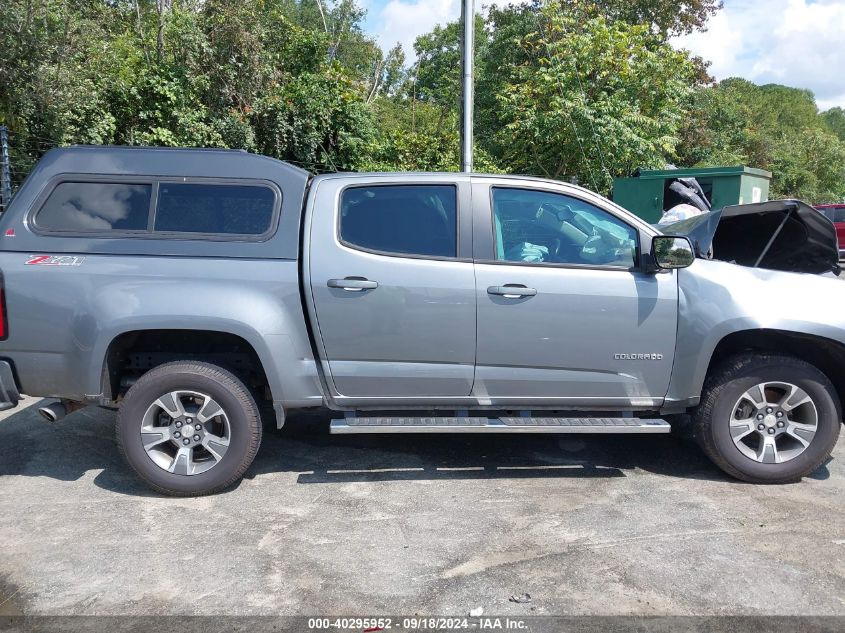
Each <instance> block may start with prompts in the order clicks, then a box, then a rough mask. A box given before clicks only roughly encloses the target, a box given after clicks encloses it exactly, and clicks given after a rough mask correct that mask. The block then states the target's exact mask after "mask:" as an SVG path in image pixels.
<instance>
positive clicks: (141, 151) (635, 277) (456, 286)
mask: <svg viewBox="0 0 845 633" xmlns="http://www.w3.org/2000/svg"><path fill="white" fill-rule="evenodd" d="M837 259H838V251H837V246H836V235H835V231H834V229H833V225H832V224H831V223H830V222H829V221H828V220H827V219H826V218H824V217H823V216H822V215H821V214H819V213H817V212H815V211H814V210H812V209H810V208H809V207H807V206H806V205H804V204H802V203H800V202H796V201H778V202H770V203H763V204H758V205H746V206H744V207H732V208H730V207H729V208H726V209H723V210H720V211H716V212H712V213H709V214H706V215H703V216H697V217H695V218H692V219H690V220H686V221H685V222H683V223H681V225H680V226H677V227H671V229H670V230H668V231H664V233H661V232H660V231H658V230H656V229H655V228H653V227H652V226H650V225H648V224H645V223H643V222H642V221H641V220H640V219H638V218H637V217H635V216H633V215H631V214H630V213H628V212H626V211H625V210H624V209H622V208H620V207H618V206H617V205H615V204H613V203H612V202H610V201H608V200H606V199H604V198H602V197H600V196H598V195H596V194H594V193H591V192H589V191H587V190H584V189H581V188H579V187H576V186H572V185H568V184H564V183H560V182H554V181H547V180H539V179H534V178H527V177H516V176H499V175H490V176H488V175H468V174H458V173H441V174H422V173H420V174H417V173H396V174H352V173H348V174H332V175H324V176H317V177H312V176H311V175H310V174H308V173H307V172H305V171H302V170H300V169H298V168H296V167H293V166H291V165H289V164H286V163H283V162H279V161H276V160H272V159H269V158H266V157H261V156H256V155H251V154H247V153H245V152H239V151H228V150H225V151H224V150H173V149H153V148H115V147H72V148H65V149H58V150H54V151H52V152H50V153H49V154H47V155H46V156H45V157H44V158H43V159H42V160H41V162H40V163H39V164H38V166H37V168H36V169H35V170H34V172H33V173H32V174H31V175H30V177H29V178H28V179H27V181H26V182H25V183H24V185H23V186H22V187H21V189H20V191H19V192H18V193H17V195H16V197H15V198H14V200H13V202H12V204H11V205H10V208H9V210H8V211H7V212H6V213H5V215H4V216H3V217H2V220H0V272H2V296H0V299H2V319H0V339H2V340H0V400H2V402H0V409H2V408H10V407H13V406H15V405H16V404H17V402H18V401H19V399H20V394H21V393H24V394H29V395H31V396H43V397H51V398H56V399H58V400H57V401H56V402H54V403H53V404H49V405H47V406H45V407H44V408H43V409H42V410H41V412H42V415H44V417H46V418H47V419H49V420H53V421H55V420H58V419H59V418H61V417H62V416H64V415H65V414H66V413H68V412H70V411H72V410H74V409H76V408H78V407H81V406H84V405H99V406H102V407H109V408H116V409H118V410H119V414H118V417H117V431H116V433H117V444H118V446H119V448H120V450H121V451H122V452H123V454H124V455H125V457H126V460H127V461H128V463H129V465H130V466H131V467H132V469H134V470H135V472H136V473H137V474H138V475H139V476H140V477H141V478H142V479H144V480H145V481H146V482H147V483H148V484H149V485H151V486H152V487H153V488H155V489H156V490H158V491H161V492H164V493H168V494H175V495H196V494H207V493H212V492H216V491H219V490H222V489H223V488H225V487H227V486H230V485H231V484H233V483H234V482H235V481H237V480H238V479H239V478H240V477H241V476H242V475H243V474H244V472H245V471H246V470H247V468H248V467H249V465H250V463H251V462H252V460H253V458H254V456H255V454H256V452H257V451H258V447H259V444H260V441H261V433H262V417H263V418H264V420H265V421H269V422H270V423H271V424H275V425H277V426H282V425H283V424H284V421H285V416H286V415H287V414H288V413H289V412H291V411H293V410H297V409H303V408H309V407H328V408H329V409H331V410H333V411H335V412H337V416H336V418H337V419H335V420H333V421H332V423H331V432H333V433H430V432H440V433H443V432H459V433H666V432H669V431H670V430H671V429H672V428H673V427H676V428H677V429H679V430H681V431H683V432H685V433H687V434H690V435H692V436H694V437H695V438H696V439H697V441H698V442H699V443H700V445H701V447H702V449H703V450H704V451H705V452H706V453H707V455H708V456H709V457H710V458H711V459H712V460H713V461H714V462H715V463H716V464H717V465H718V466H719V467H720V468H722V469H723V470H725V471H726V472H727V473H729V474H730V475H733V476H734V477H738V478H741V479H744V480H747V481H751V482H759V483H780V482H790V481H795V480H797V479H800V478H801V477H802V476H804V475H806V474H808V473H810V472H812V471H813V470H815V469H817V468H818V467H819V466H820V465H821V464H823V462H824V461H825V460H826V459H827V458H828V456H829V455H830V453H831V450H832V448H833V446H834V444H835V443H836V440H837V437H838V434H839V427H840V420H841V411H842V402H843V399H845V372H843V371H842V368H843V367H845V286H843V285H842V282H840V281H838V280H836V279H835V278H831V277H834V275H832V274H829V273H837V274H838V265H837V264H838V262H837ZM825 273H828V274H825ZM0 438H2V427H0ZM503 441H504V440H503Z"/></svg>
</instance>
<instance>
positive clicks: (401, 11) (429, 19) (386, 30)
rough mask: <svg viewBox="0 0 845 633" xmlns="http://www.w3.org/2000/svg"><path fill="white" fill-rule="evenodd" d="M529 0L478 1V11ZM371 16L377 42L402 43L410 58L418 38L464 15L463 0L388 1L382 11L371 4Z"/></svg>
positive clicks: (384, 47) (381, 43)
mask: <svg viewBox="0 0 845 633" xmlns="http://www.w3.org/2000/svg"><path fill="white" fill-rule="evenodd" d="M526 1H527V0H475V11H476V13H478V12H481V11H483V10H484V9H485V8H486V7H489V6H493V5H504V4H509V3H510V2H514V4H519V3H521V2H526ZM367 4H368V7H367V8H368V9H369V12H370V14H371V15H370V16H369V17H370V19H371V20H373V21H374V22H375V24H376V25H377V26H376V28H375V33H374V35H375V37H376V41H378V43H379V44H380V45H381V47H382V48H383V49H385V50H386V49H389V48H391V47H393V45H394V44H396V42H399V43H401V44H402V48H403V50H404V51H405V55H406V56H407V57H408V59H409V60H410V59H414V58H415V54H414V40H416V39H417V37H419V36H420V35H422V34H423V33H428V32H429V31H431V30H432V29H433V28H434V27H435V26H437V25H438V24H439V25H441V26H442V25H445V24H447V23H448V22H453V21H454V20H457V19H458V18H459V17H460V15H461V0H388V2H386V3H385V4H384V6H383V7H382V8H381V9H380V10H378V9H376V8H375V7H374V6H372V0H370V2H368V3H367Z"/></svg>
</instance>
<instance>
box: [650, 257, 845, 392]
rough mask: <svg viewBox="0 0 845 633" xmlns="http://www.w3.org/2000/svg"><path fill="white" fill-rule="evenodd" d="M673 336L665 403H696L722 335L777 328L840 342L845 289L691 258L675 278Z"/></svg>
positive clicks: (844, 333) (820, 279) (825, 280)
mask: <svg viewBox="0 0 845 633" xmlns="http://www.w3.org/2000/svg"><path fill="white" fill-rule="evenodd" d="M678 287H679V296H678V336H677V342H676V347H675V362H674V366H673V369H672V379H671V381H670V384H669V390H668V393H667V395H666V405H667V406H671V405H673V404H674V405H678V406H693V405H695V404H698V400H699V398H700V396H701V392H702V389H703V386H704V381H705V379H706V377H707V371H708V369H709V367H710V361H711V359H712V357H713V352H714V351H715V350H716V347H717V346H718V345H719V343H720V342H721V341H722V340H723V339H724V338H725V337H727V336H729V335H731V334H735V333H738V332H743V331H748V330H777V331H781V332H790V333H795V334H803V335H812V336H815V337H819V338H825V339H829V340H831V341H835V342H838V343H845V285H842V282H841V281H839V280H837V279H836V278H833V277H824V276H819V275H812V274H802V273H787V272H778V271H771V270H761V269H754V268H747V267H743V266H737V265H734V264H729V263H726V262H720V261H708V260H696V262H695V263H694V264H693V265H692V266H691V267H689V268H687V269H684V270H681V271H679V276H678Z"/></svg>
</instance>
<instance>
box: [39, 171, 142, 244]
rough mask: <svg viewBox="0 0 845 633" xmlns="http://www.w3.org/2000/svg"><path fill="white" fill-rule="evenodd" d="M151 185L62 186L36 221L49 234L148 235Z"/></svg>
mask: <svg viewBox="0 0 845 633" xmlns="http://www.w3.org/2000/svg"><path fill="white" fill-rule="evenodd" d="M151 195H152V185H148V184H128V183H127V184H121V183H105V182H62V183H59V184H58V185H56V188H55V189H53V191H52V193H51V194H50V196H49V197H48V198H47V200H46V201H45V202H44V205H43V206H42V207H41V209H40V210H39V211H38V215H36V217H35V224H36V225H37V226H38V227H39V228H42V229H47V230H50V231H72V232H75V233H90V232H97V231H146V230H147V221H148V218H149V213H150V197H151Z"/></svg>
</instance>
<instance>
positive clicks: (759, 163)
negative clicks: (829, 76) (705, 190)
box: [678, 78, 845, 203]
mask: <svg viewBox="0 0 845 633" xmlns="http://www.w3.org/2000/svg"><path fill="white" fill-rule="evenodd" d="M826 114H827V113H825V114H823V115H819V114H818V109H817V107H816V103H815V99H814V98H813V95H812V93H810V92H809V91H807V90H800V89H796V88H790V87H787V86H779V85H776V84H768V85H764V86H757V85H755V84H753V83H751V82H749V81H746V80H745V79H737V78H734V79H726V80H725V81H723V82H721V83H720V84H717V85H715V86H712V87H702V88H699V89H698V90H697V91H696V92H695V94H694V95H693V97H692V100H691V107H690V114H689V116H688V117H687V120H686V123H685V125H684V127H683V129H682V137H683V139H684V140H683V142H682V143H681V145H680V146H679V150H678V153H679V159H680V162H681V163H682V164H685V165H690V166H721V165H747V166H750V167H758V168H761V169H766V170H769V171H771V172H772V174H773V178H772V185H771V196H772V197H773V198H777V197H783V198H799V199H802V200H806V201H808V202H810V203H821V202H832V201H833V202H838V201H841V200H842V199H843V197H845V154H843V152H845V142H843V140H842V139H841V138H840V137H838V136H837V135H836V134H835V131H834V130H835V127H832V124H833V125H834V126H835V123H836V120H837V119H836V114H835V113H834V114H833V115H832V116H826Z"/></svg>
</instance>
